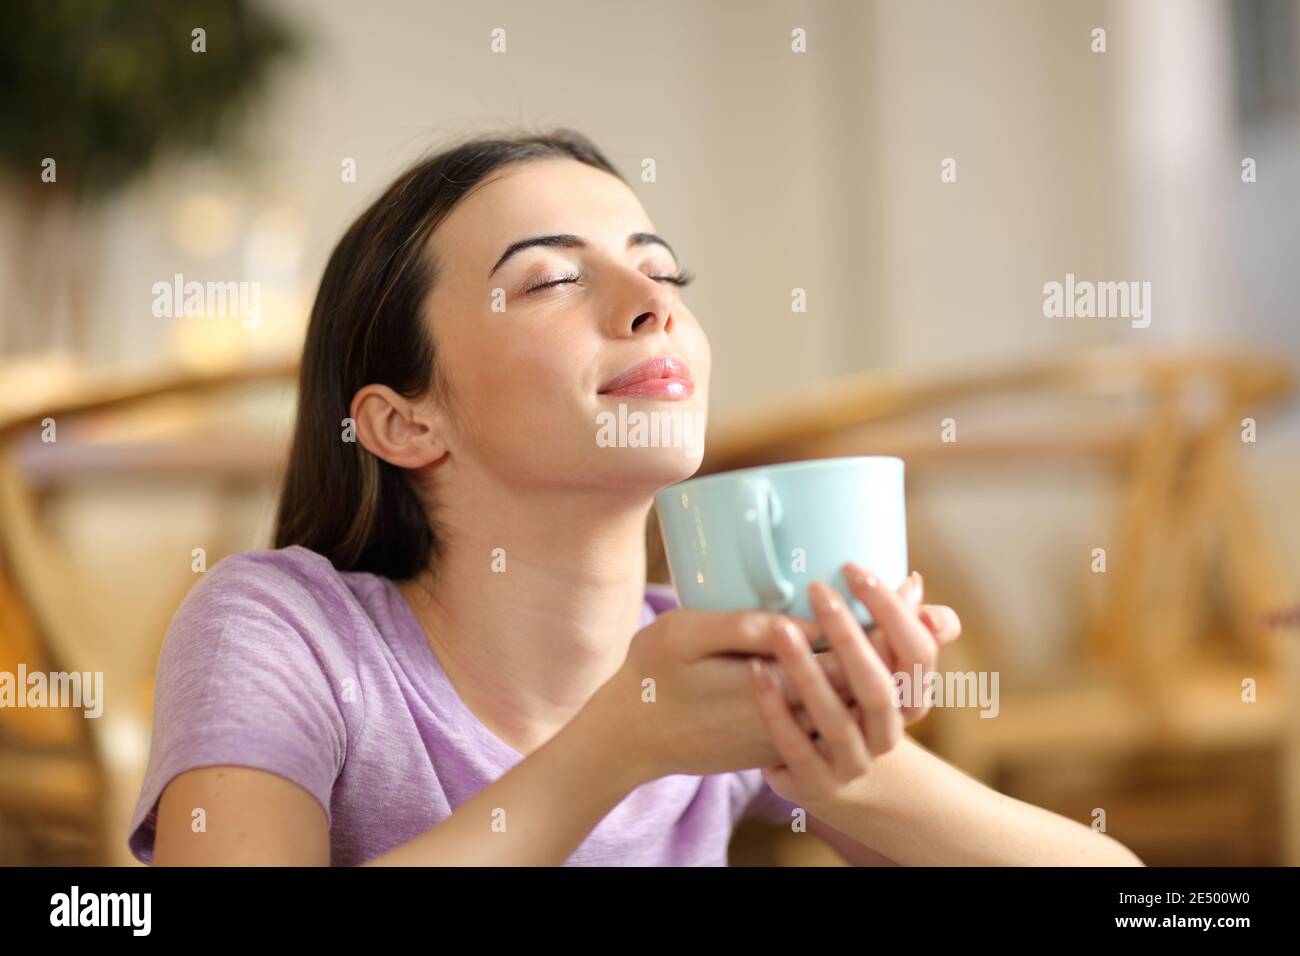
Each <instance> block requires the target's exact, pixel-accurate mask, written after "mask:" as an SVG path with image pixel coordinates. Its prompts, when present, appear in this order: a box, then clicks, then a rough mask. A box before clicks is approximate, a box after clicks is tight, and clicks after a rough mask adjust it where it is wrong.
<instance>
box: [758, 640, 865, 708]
mask: <svg viewBox="0 0 1300 956" xmlns="http://www.w3.org/2000/svg"><path fill="white" fill-rule="evenodd" d="M813 659H814V660H816V661H817V664H818V666H819V667H821V669H822V670H823V671H824V672H825V673H826V679H827V680H829V681H830V682H831V686H832V687H834V688H835V693H836V694H838V695H839V697H840V700H842V701H844V702H845V703H846V704H847V703H849V702H850V701H852V700H853V690H852V689H851V688H850V687H849V679H848V676H847V675H846V674H845V673H844V668H843V667H841V666H840V662H839V660H838V659H837V658H836V657H835V655H834V654H833V653H832V652H831V651H829V650H827V651H822V652H820V653H816V654H813ZM768 670H769V672H770V673H771V674H772V676H773V678H775V680H776V681H777V683H778V684H780V686H781V690H782V692H783V693H784V694H785V700H786V703H787V704H789V705H790V706H791V707H794V706H795V705H797V704H800V703H801V700H800V698H799V692H798V691H797V690H795V688H794V685H793V684H791V683H790V679H789V678H788V677H787V676H786V674H785V669H784V668H783V667H781V665H780V664H778V663H775V662H769V666H768Z"/></svg>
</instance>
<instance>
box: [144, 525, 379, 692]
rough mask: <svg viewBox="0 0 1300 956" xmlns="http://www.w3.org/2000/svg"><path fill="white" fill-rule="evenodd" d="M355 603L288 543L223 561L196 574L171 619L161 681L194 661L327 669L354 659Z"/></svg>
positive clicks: (324, 567) (320, 561)
mask: <svg viewBox="0 0 1300 956" xmlns="http://www.w3.org/2000/svg"><path fill="white" fill-rule="evenodd" d="M356 603H357V602H356V597H355V595H354V594H353V592H352V590H351V589H350V588H349V586H348V582H347V580H346V579H345V576H344V575H342V574H340V572H339V571H337V570H336V569H335V568H334V566H333V565H332V564H331V563H330V561H329V559H328V558H326V557H324V556H323V555H320V554H317V553H316V552H314V551H310V550H308V549H306V548H303V547H299V546H297V545H294V546H292V547H288V548H279V549H275V550H263V551H244V552H241V553H238V554H232V555H229V556H228V557H225V558H223V559H222V560H221V561H219V562H218V563H217V564H216V565H214V566H213V567H212V568H211V569H210V570H208V571H206V572H203V574H202V576H201V578H200V580H199V581H198V582H197V583H196V584H195V585H194V587H192V588H191V589H190V591H189V593H188V594H187V595H186V596H185V599H184V600H183V601H182V602H181V605H180V607H179V608H178V609H177V610H176V613H175V615H174V616H173V617H172V620H171V625H170V627H169V628H168V630H167V636H166V638H165V639H164V641H163V647H162V652H161V656H160V659H159V674H160V677H164V676H166V675H168V674H170V673H172V672H174V671H175V670H176V669H189V667H190V666H191V662H193V661H195V660H198V661H204V662H206V663H208V664H211V665H216V664H218V663H220V664H222V665H224V666H225V667H228V668H234V667H245V666H259V665H266V664H267V663H268V662H269V661H270V660H272V659H275V660H278V661H279V662H280V664H281V666H283V665H284V664H287V663H289V662H298V663H301V664H303V665H307V664H310V665H312V669H329V668H330V667H331V666H332V665H336V664H341V663H343V662H345V661H346V660H347V659H349V658H351V657H352V656H353V649H352V647H351V645H352V644H353V643H355V633H354V632H355V631H356V630H357V625H356V621H357V620H358V615H357V613H356Z"/></svg>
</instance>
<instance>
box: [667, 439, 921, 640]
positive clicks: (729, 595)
mask: <svg viewBox="0 0 1300 956" xmlns="http://www.w3.org/2000/svg"><path fill="white" fill-rule="evenodd" d="M655 509H656V511H657V512H658V515H659V529H660V532H661V534H662V535H663V541H664V551H665V553H666V555H667V558H668V570H669V573H670V574H671V575H672V583H673V589H674V590H675V591H676V592H677V598H678V600H679V601H680V602H681V605H682V606H683V607H688V608H698V609H701V610H719V611H729V610H741V609H744V608H757V609H761V610H767V611H779V612H782V613H785V614H789V615H792V616H794V617H806V618H813V617H815V615H814V614H813V611H812V608H811V607H810V606H809V603H808V585H809V584H811V583H812V582H813V581H822V582H824V583H826V584H828V585H830V586H831V587H833V588H835V589H836V590H837V591H839V593H840V594H842V595H843V596H844V599H845V601H846V602H848V605H849V607H850V608H852V610H853V613H854V614H855V615H856V617H857V619H858V620H859V621H860V622H861V623H862V624H863V626H864V627H869V626H870V625H871V624H872V619H871V614H870V612H868V611H867V609H866V607H865V606H864V605H863V604H862V602H860V601H859V600H858V599H857V598H856V597H855V596H854V595H853V592H852V591H850V590H849V587H848V583H847V582H846V581H845V580H844V576H843V573H842V572H841V570H840V569H841V568H842V567H843V565H844V563H845V562H846V561H853V562H855V563H857V564H860V565H862V566H863V567H864V568H866V569H867V570H868V571H871V572H873V573H874V574H875V575H876V576H877V577H878V578H880V580H881V581H882V582H883V583H884V584H885V585H886V586H887V587H889V588H891V589H893V590H895V591H897V590H898V589H899V588H901V587H902V586H903V582H904V581H905V580H906V579H907V575H908V565H907V516H906V508H905V499H904V495H903V460H902V459H901V458H890V457H883V456H866V455H864V456H857V457H852V458H824V459H817V460H813V461H795V462H787V463H785V464H779V465H763V466H760V467H757V468H743V469H741V470H739V471H727V472H719V473H717V474H713V475H705V476H703V477H701V478H690V479H687V480H686V481H682V482H678V483H677V484H675V485H669V486H668V487H667V488H664V489H662V490H660V491H659V492H658V493H657V494H656V495H655Z"/></svg>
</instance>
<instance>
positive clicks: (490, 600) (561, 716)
mask: <svg viewBox="0 0 1300 956" xmlns="http://www.w3.org/2000/svg"><path fill="white" fill-rule="evenodd" d="M447 498H448V495H447V493H445V492H443V491H439V492H438V500H439V505H440V506H442V505H446V507H445V508H443V507H440V508H439V512H440V513H446V514H451V515H466V516H473V518H474V521H473V523H467V524H465V525H464V526H458V527H452V528H450V529H448V532H449V533H448V534H447V536H446V539H445V540H444V541H442V542H440V554H439V556H438V557H437V559H436V562H435V563H431V565H430V566H429V567H428V568H426V569H424V570H423V571H422V572H421V573H420V574H419V575H417V576H415V577H414V578H411V579H408V580H406V581H402V582H399V583H398V587H399V589H400V590H401V591H402V594H403V596H404V597H405V598H406V599H407V602H408V603H409V604H410V605H411V608H412V609H413V610H414V611H415V613H416V616H417V617H418V618H419V619H420V621H421V623H422V624H423V625H424V630H425V635H426V637H427V638H428V640H429V642H430V644H431V645H432V647H433V650H434V653H435V654H437V656H438V660H439V663H441V664H442V667H443V669H444V670H445V671H446V673H447V676H448V677H449V678H450V679H451V682H452V684H453V685H454V686H455V688H456V691H457V692H458V693H459V695H460V697H461V699H462V700H463V701H464V703H465V704H466V706H467V707H469V709H470V710H471V711H472V712H473V713H474V715H475V716H476V717H478V719H479V720H480V721H481V722H482V723H483V724H484V726H486V727H487V728H488V730H490V731H492V733H494V734H495V735H496V736H497V737H498V738H499V739H501V740H502V741H503V742H504V743H506V744H507V745H509V746H511V747H513V748H514V749H515V750H516V751H518V752H520V753H521V754H527V753H529V752H530V751H532V750H534V749H536V747H538V746H540V745H541V744H542V743H544V742H545V741H546V740H548V739H550V737H551V736H552V735H553V734H554V733H555V732H557V731H558V730H559V729H560V728H561V727H563V726H564V725H565V724H566V723H568V722H569V720H570V719H572V717H573V715H574V714H576V713H577V712H578V710H579V709H580V708H581V707H582V706H583V705H584V704H585V703H586V702H587V701H588V700H589V699H590V698H591V696H592V694H593V693H595V691H596V689H597V688H598V687H599V686H600V685H601V684H603V683H604V682H605V681H606V680H608V679H609V678H610V676H612V675H613V674H614V672H615V671H617V670H618V668H619V666H620V665H621V664H622V663H623V660H624V658H625V657H626V656H627V650H628V645H629V643H630V642H631V639H632V635H633V634H634V633H635V632H636V630H637V627H638V624H639V621H640V615H641V606H642V601H643V600H644V596H645V575H646V561H645V528H646V517H647V514H648V512H649V509H650V506H651V502H650V501H649V500H648V499H647V498H645V497H641V496H637V497H634V498H629V496H628V495H627V494H626V492H624V493H623V495H622V496H621V497H615V496H612V495H611V496H608V497H602V496H601V495H599V494H594V493H592V492H591V491H589V490H583V491H579V492H575V491H574V490H573V489H566V490H565V491H564V492H563V493H562V492H560V491H557V490H555V489H532V490H523V491H521V490H520V489H519V488H518V487H517V486H514V487H511V488H509V489H508V490H507V489H504V488H497V489H493V488H492V487H491V486H490V485H488V484H486V483H483V484H477V485H476V486H475V489H474V490H473V491H466V490H464V489H460V490H459V491H458V493H455V494H451V495H450V498H451V500H447Z"/></svg>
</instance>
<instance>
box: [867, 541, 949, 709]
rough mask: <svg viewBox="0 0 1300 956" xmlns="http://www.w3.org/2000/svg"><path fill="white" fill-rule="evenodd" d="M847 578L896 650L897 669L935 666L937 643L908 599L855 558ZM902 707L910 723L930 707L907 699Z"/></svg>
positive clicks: (910, 670) (927, 668)
mask: <svg viewBox="0 0 1300 956" xmlns="http://www.w3.org/2000/svg"><path fill="white" fill-rule="evenodd" d="M844 578H845V580H846V581H848V583H849V587H850V589H852V591H853V593H854V594H855V595H856V596H857V598H858V600H860V601H861V602H862V603H863V604H865V605H866V606H867V610H868V611H870V612H871V616H872V618H873V619H874V620H875V622H876V624H877V625H878V626H879V627H880V630H881V631H882V632H883V634H884V641H885V643H886V644H887V645H888V646H889V648H890V650H891V651H892V653H893V667H894V670H895V672H898V671H903V672H905V673H911V672H912V671H913V670H914V669H915V666H916V665H917V664H919V665H921V670H922V673H929V672H930V671H932V670H934V665H935V663H936V661H937V660H938V651H939V649H938V646H937V645H936V644H935V641H934V638H932V637H931V636H930V632H929V631H928V630H927V629H926V628H925V627H924V626H923V625H922V624H921V621H920V618H918V617H917V614H916V612H915V611H914V610H913V609H912V608H911V607H909V606H908V604H907V603H905V599H904V598H903V597H902V596H901V595H898V594H895V593H894V592H893V591H891V590H890V589H889V588H888V587H886V586H885V585H884V584H883V583H882V582H881V581H880V579H879V578H877V577H876V576H875V575H874V574H871V573H869V572H868V571H867V570H866V569H864V568H862V567H861V566H859V565H857V564H854V563H852V562H849V563H848V564H846V565H844ZM902 710H903V720H904V722H905V723H910V722H912V721H915V720H919V719H920V718H921V717H923V716H924V715H925V714H926V712H927V711H928V710H929V708H928V707H913V706H911V705H909V704H908V703H907V702H906V701H904V706H903V708H902Z"/></svg>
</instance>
